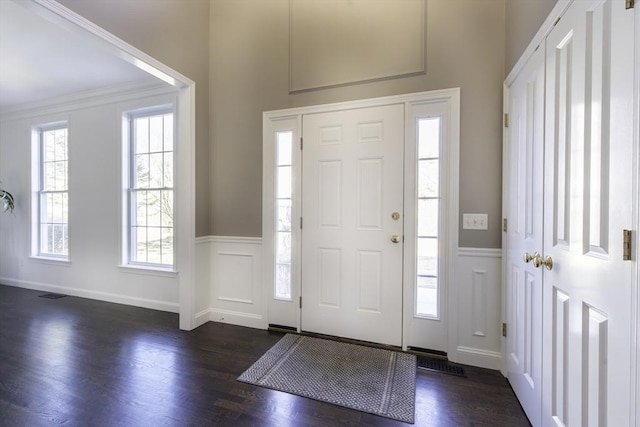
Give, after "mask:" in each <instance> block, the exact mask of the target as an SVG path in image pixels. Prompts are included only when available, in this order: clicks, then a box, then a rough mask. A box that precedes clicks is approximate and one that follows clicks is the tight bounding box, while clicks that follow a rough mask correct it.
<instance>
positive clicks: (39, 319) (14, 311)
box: [0, 285, 529, 427]
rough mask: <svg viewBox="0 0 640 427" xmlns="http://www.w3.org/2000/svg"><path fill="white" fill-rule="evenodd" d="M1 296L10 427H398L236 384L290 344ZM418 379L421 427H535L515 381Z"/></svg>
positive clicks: (246, 331) (255, 334) (494, 375)
mask: <svg viewBox="0 0 640 427" xmlns="http://www.w3.org/2000/svg"><path fill="white" fill-rule="evenodd" d="M41 294H43V292H38V291H31V290H26V289H20V288H15V287H10V286H3V285H0V414H1V415H0V426H11V427H20V426H28V427H38V426H58V425H73V426H140V427H145V426H187V425H189V426H278V427H280V426H295V427H298V426H322V427H324V426H334V425H335V426H399V425H403V423H401V422H398V421H393V420H389V419H386V418H382V417H378V416H375V415H371V414H366V413H362V412H359V411H355V410H350V409H346V408H341V407H337V406H334V405H330V404H327V403H323V402H318V401H314V400H311V399H307V398H304V397H300V396H295V395H290V394H287V393H282V392H279V391H275V390H270V389H265V388H262V387H256V386H253V385H250V384H245V383H241V382H238V381H237V380H236V378H237V377H238V376H239V375H240V374H241V373H242V372H244V371H245V370H246V369H247V368H249V366H251V365H252V364H253V363H254V362H255V361H256V360H257V359H258V358H259V357H260V356H261V355H262V354H264V353H265V352H266V351H267V350H268V349H269V348H271V346H273V345H274V344H275V343H276V342H277V341H278V340H279V339H280V338H281V337H282V336H283V335H284V334H283V333H281V332H269V331H263V330H256V329H251V328H244V327H239V326H233V325H226V324H222V323H214V322H209V323H206V324H204V325H202V326H201V327H199V328H197V329H196V330H194V331H189V332H186V331H180V330H179V329H178V316H177V315H176V314H174V313H166V312H161V311H155V310H148V309H144V308H138V307H131V306H126V305H120V304H111V303H107V302H102V301H95V300H90V299H83V298H77V297H71V296H68V297H65V298H60V299H45V298H39V297H38V295H41ZM465 373H466V374H467V377H466V378H463V377H456V376H452V375H445V374H442V373H436V372H429V371H424V370H419V371H418V375H417V378H416V423H415V425H416V426H437V427H447V426H456V427H457V426H485V425H486V426H509V427H511V426H528V425H529V422H528V421H527V418H526V416H525V415H524V413H523V411H522V409H521V407H520V405H519V404H518V401H517V399H516V398H515V396H514V394H513V392H512V390H511V388H510V387H509V385H508V383H507V381H506V380H505V379H504V378H503V377H502V375H500V373H498V372H496V371H490V370H485V369H479V368H473V367H465Z"/></svg>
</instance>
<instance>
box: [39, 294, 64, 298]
mask: <svg viewBox="0 0 640 427" xmlns="http://www.w3.org/2000/svg"><path fill="white" fill-rule="evenodd" d="M38 296H39V297H40V298H47V299H60V298H64V297H66V295H63V294H44V295H38Z"/></svg>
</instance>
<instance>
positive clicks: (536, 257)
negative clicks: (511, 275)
mask: <svg viewBox="0 0 640 427" xmlns="http://www.w3.org/2000/svg"><path fill="white" fill-rule="evenodd" d="M543 263H544V261H543V260H542V256H541V255H540V254H539V253H538V252H536V253H534V254H533V266H534V267H535V268H540V266H541V265H542V264H543Z"/></svg>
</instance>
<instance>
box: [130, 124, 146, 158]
mask: <svg viewBox="0 0 640 427" xmlns="http://www.w3.org/2000/svg"><path fill="white" fill-rule="evenodd" d="M133 123H134V125H133V126H134V135H135V153H136V154H142V153H148V152H149V119H148V118H147V117H139V118H137V119H135V120H134V121H133Z"/></svg>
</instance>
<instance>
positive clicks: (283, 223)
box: [278, 199, 291, 231]
mask: <svg viewBox="0 0 640 427" xmlns="http://www.w3.org/2000/svg"><path fill="white" fill-rule="evenodd" d="M278 231H291V200H289V199H282V200H278Z"/></svg>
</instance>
